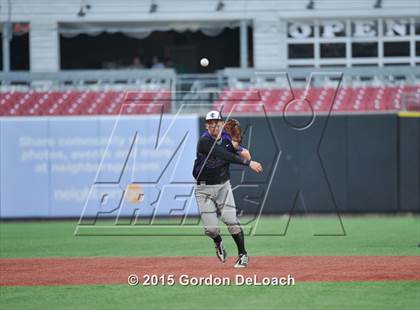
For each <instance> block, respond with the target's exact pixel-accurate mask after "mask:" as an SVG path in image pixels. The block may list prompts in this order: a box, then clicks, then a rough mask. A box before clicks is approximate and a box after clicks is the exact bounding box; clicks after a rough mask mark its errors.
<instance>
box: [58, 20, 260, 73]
mask: <svg viewBox="0 0 420 310" xmlns="http://www.w3.org/2000/svg"><path fill="white" fill-rule="evenodd" d="M248 42H249V48H248V50H249V52H248V53H249V56H250V57H249V58H250V65H252V46H253V45H252V30H251V27H249V29H248ZM60 51H61V57H60V59H61V69H65V70H69V69H104V68H128V67H130V66H131V64H132V63H133V59H134V58H136V57H137V58H139V59H140V60H141V63H142V64H143V65H144V67H145V68H150V67H151V66H152V59H153V57H155V56H156V57H158V58H159V61H160V62H162V63H163V64H165V66H166V67H174V68H175V69H176V71H177V72H178V73H205V72H213V71H215V70H218V69H223V68H226V67H238V66H239V28H235V29H224V30H223V31H222V32H221V33H220V34H219V35H217V36H214V37H210V36H206V35H204V34H203V33H201V32H200V31H197V32H191V31H186V32H182V33H178V32H175V31H167V32H159V31H156V32H153V33H152V34H151V35H150V36H149V37H147V38H145V39H137V38H131V37H128V36H126V35H124V34H122V33H115V34H108V33H102V34H100V35H98V36H89V35H87V34H81V35H78V36H76V37H73V38H67V37H65V36H60ZM202 57H206V58H208V59H209V61H210V64H209V66H208V67H207V68H202V67H201V66H200V64H199V62H200V59H201V58H202ZM136 62H137V61H136Z"/></svg>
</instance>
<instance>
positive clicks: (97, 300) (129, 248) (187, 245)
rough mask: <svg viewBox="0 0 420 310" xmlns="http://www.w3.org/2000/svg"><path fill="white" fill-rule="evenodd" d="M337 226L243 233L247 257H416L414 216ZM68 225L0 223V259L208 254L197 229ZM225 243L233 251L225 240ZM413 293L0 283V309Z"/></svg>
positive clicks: (415, 304)
mask: <svg viewBox="0 0 420 310" xmlns="http://www.w3.org/2000/svg"><path fill="white" fill-rule="evenodd" d="M109 223H110V222H106V223H105V224H109ZM285 223H286V221H285V219H284V218H278V217H266V218H262V219H261V221H260V223H259V226H258V230H257V233H258V232H259V233H261V232H263V233H268V232H270V233H281V232H283V231H284V228H285ZM343 223H344V227H345V230H346V235H345V236H314V233H318V232H319V230H320V229H321V230H322V229H325V230H327V231H329V232H333V233H334V232H336V233H340V232H341V231H339V229H338V228H337V227H338V226H337V221H335V220H334V219H333V218H331V217H296V218H292V220H291V222H290V225H289V227H288V230H287V233H286V235H285V236H252V237H251V236H250V237H247V239H246V241H247V248H248V251H249V252H250V253H251V255H419V254H420V252H419V251H420V248H418V247H417V244H418V243H419V241H420V222H419V218H418V217H412V216H395V217H379V216H369V217H353V216H344V217H343ZM76 224H77V221H39V222H0V257H1V258H17V257H60V256H179V255H204V256H207V255H209V256H212V255H214V253H213V251H214V249H213V246H212V243H211V240H209V239H208V237H206V236H204V235H201V228H198V233H200V235H198V236H74V234H73V233H74V230H75V228H76ZM177 229H180V228H175V230H177ZM130 231H131V230H130ZM159 231H160V229H158V230H157V232H159ZM112 232H113V233H114V232H115V231H114V230H112ZM225 244H226V245H227V247H228V250H229V251H230V252H231V253H234V252H236V250H235V248H234V243H233V241H232V240H231V238H230V237H229V236H226V237H225ZM413 272H415V271H413ZM419 292H420V282H415V281H411V282H409V281H389V282H335V283H334V282H330V283H322V282H312V283H310V282H302V283H300V282H296V285H295V286H293V287H258V286H257V287H255V286H227V287H211V286H207V287H206V286H203V287H185V286H180V285H176V286H172V287H169V286H157V287H141V286H137V287H130V286H128V285H88V286H76V285H74V286H28V287H24V286H15V287H6V286H0V308H2V309H11V310H12V309H72V310H73V309H100V310H105V309H124V310H127V309H174V310H175V309H244V310H245V309H294V310H299V309H322V310H324V309H382V310H387V309H418V308H419V306H420V295H419V294H420V293H419Z"/></svg>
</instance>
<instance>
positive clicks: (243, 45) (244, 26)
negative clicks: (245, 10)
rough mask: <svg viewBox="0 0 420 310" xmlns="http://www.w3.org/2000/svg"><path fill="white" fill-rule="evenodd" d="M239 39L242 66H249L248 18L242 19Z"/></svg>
mask: <svg viewBox="0 0 420 310" xmlns="http://www.w3.org/2000/svg"><path fill="white" fill-rule="evenodd" d="M239 40H240V60H241V68H248V23H247V21H246V20H242V21H241V24H240V39H239Z"/></svg>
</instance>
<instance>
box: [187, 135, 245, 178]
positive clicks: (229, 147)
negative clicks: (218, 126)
mask: <svg viewBox="0 0 420 310" xmlns="http://www.w3.org/2000/svg"><path fill="white" fill-rule="evenodd" d="M241 151H242V148H240V149H239V150H238V151H236V150H235V148H234V147H233V144H232V139H231V137H230V135H229V134H228V133H227V132H225V131H222V134H221V137H220V138H219V139H218V140H217V141H215V139H214V138H213V137H212V136H211V135H210V134H209V133H208V131H205V132H204V133H203V134H202V136H201V137H200V140H199V141H198V143H197V157H196V159H195V161H194V168H193V176H194V178H195V179H196V180H197V181H206V184H220V183H223V182H226V181H227V180H229V179H230V172H229V164H231V163H232V164H238V165H245V166H249V163H250V161H249V160H246V159H244V158H242V157H241V156H239V155H238V153H239V152H241ZM209 154H210V155H209Z"/></svg>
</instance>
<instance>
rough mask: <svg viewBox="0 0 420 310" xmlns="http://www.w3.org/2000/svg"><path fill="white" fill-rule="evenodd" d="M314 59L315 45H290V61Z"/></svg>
mask: <svg viewBox="0 0 420 310" xmlns="http://www.w3.org/2000/svg"><path fill="white" fill-rule="evenodd" d="M308 58H314V45H313V44H289V59H308Z"/></svg>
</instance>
